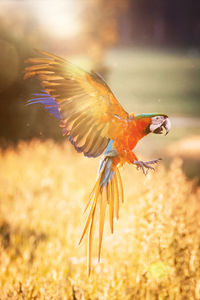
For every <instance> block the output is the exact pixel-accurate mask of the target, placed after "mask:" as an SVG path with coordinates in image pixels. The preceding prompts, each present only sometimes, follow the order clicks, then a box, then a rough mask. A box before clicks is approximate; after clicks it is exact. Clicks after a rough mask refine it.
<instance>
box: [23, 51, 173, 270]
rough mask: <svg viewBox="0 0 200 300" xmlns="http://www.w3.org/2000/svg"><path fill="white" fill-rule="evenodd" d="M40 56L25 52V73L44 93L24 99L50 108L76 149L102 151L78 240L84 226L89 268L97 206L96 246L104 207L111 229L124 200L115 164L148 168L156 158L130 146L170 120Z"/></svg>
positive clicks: (97, 153)
mask: <svg viewBox="0 0 200 300" xmlns="http://www.w3.org/2000/svg"><path fill="white" fill-rule="evenodd" d="M38 52H39V53H40V54H41V55H42V57H35V58H29V59H28V60H27V62H28V63H29V64H30V66H28V67H26V68H25V76H24V77H25V78H28V77H31V76H36V77H37V78H38V79H39V80H40V83H41V85H42V86H43V88H44V92H43V93H39V94H35V96H36V98H34V99H31V100H29V101H28V103H29V104H35V103H41V104H43V105H44V107H45V109H47V110H48V112H49V113H50V114H52V115H53V116H55V117H56V118H57V119H59V120H60V127H62V132H63V135H65V136H67V137H68V139H69V141H70V142H71V143H72V145H73V146H74V148H75V149H76V151H78V152H83V154H84V155H85V156H87V157H97V156H100V155H101V154H103V157H102V159H101V161H100V166H99V170H98V175H97V179H96V183H95V186H94V188H93V190H92V192H91V194H90V197H89V201H88V203H87V205H86V209H85V210H87V209H88V217H87V220H86V224H85V226H84V229H83V233H82V235H81V238H80V242H81V241H82V239H83V237H84V236H85V234H86V231H87V230H88V229H89V236H88V272H89V273H90V271H91V251H92V241H93V235H94V221H95V216H96V214H97V211H99V251H98V258H99V260H100V254H101V244H102V237H103V227H104V221H105V212H106V207H107V205H108V206H109V220H110V228H111V232H113V218H114V215H115V217H116V218H117V219H118V218H119V203H120V200H121V201H122V202H123V199H124V197H123V186H122V181H121V177H120V173H119V167H121V166H122V165H123V164H125V163H129V164H133V165H136V166H137V168H141V169H142V171H143V172H144V173H146V172H147V170H148V169H153V167H152V164H155V163H157V162H158V161H159V160H160V159H156V160H152V161H147V162H143V161H140V160H138V158H137V157H136V155H135V154H134V152H133V149H134V148H135V146H136V144H137V143H138V141H139V140H141V139H142V138H143V137H144V136H146V135H147V134H149V133H151V132H153V133H156V134H159V133H162V132H163V128H165V130H166V134H167V133H168V132H169V130H170V127H171V124H170V120H169V118H168V116H167V115H165V114H158V113H150V114H141V115H136V116H135V115H134V114H133V113H131V114H128V113H127V112H126V111H125V110H124V109H123V107H122V106H121V105H120V104H119V102H118V101H117V99H116V98H115V96H114V95H113V93H112V91H111V90H110V88H109V87H108V85H107V84H106V82H105V81H104V79H103V78H102V77H101V76H100V75H99V74H97V73H95V72H93V71H92V72H90V73H88V72H85V71H84V70H82V69H81V68H79V67H77V66H75V65H73V64H72V63H70V62H69V61H67V60H65V59H63V58H60V57H58V56H55V55H54V54H50V53H47V52H45V51H40V50H39V51H38Z"/></svg>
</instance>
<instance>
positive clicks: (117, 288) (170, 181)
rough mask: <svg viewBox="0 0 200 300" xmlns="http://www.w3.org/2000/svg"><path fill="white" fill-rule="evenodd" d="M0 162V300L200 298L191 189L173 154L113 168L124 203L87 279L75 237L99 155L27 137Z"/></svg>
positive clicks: (196, 209) (197, 193)
mask: <svg viewBox="0 0 200 300" xmlns="http://www.w3.org/2000/svg"><path fill="white" fill-rule="evenodd" d="M0 166H1V172H0V186H1V188H0V247H1V250H0V276H1V278H0V299H73V300H75V299H130V300H131V299H136V300H137V299H142V300H143V299H149V300H153V299H159V300H161V299H176V300H179V299H180V300H182V299H200V256H199V253H200V230H199V228H200V216H199V215H200V202H199V201H200V189H199V187H197V186H196V184H195V180H193V181H189V180H188V179H186V177H185V175H184V173H183V171H182V166H181V160H180V159H175V160H174V161H173V163H172V164H171V166H169V168H168V170H166V169H165V168H164V167H163V164H162V163H161V164H160V165H158V166H157V167H156V171H155V172H151V173H149V174H148V175H147V176H146V177H145V176H144V175H143V174H142V172H139V171H137V170H136V169H135V168H134V167H129V166H126V167H124V169H122V171H121V174H122V179H123V182H124V190H125V203H124V204H123V205H121V209H120V219H119V221H117V222H115V232H114V234H113V235H111V234H110V232H109V226H108V224H106V230H105V234H104V239H103V249H102V250H103V251H102V259H101V263H100V264H98V263H97V246H98V243H97V239H96V240H95V247H94V251H93V252H94V253H93V269H92V273H91V275H90V277H88V276H87V270H86V243H85V242H84V243H83V244H82V245H81V246H77V242H78V240H79V237H80V233H81V225H83V223H84V217H83V215H82V212H83V208H84V204H85V203H86V201H87V198H88V196H89V193H90V191H91V189H92V187H93V185H94V183H95V177H96V172H97V167H98V159H96V160H94V159H87V158H85V157H83V156H82V155H79V154H76V153H75V152H74V150H73V149H72V147H71V145H69V144H67V143H64V144H62V145H59V144H56V143H54V142H52V141H46V142H41V141H38V140H33V141H32V142H29V143H25V142H21V143H19V145H18V147H17V149H14V148H9V149H7V150H6V151H4V152H3V151H2V152H1V153H0ZM107 223H108V222H107Z"/></svg>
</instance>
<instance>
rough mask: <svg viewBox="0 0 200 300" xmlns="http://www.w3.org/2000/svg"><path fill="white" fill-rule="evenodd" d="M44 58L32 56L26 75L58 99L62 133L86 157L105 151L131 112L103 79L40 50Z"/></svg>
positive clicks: (122, 128) (28, 61)
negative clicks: (34, 78) (126, 109)
mask: <svg viewBox="0 0 200 300" xmlns="http://www.w3.org/2000/svg"><path fill="white" fill-rule="evenodd" d="M37 51H38V52H39V54H40V55H42V56H43V57H38V58H35V57H34V58H29V59H28V60H27V63H28V64H29V66H28V67H26V68H25V76H24V77H25V78H28V77H31V76H35V77H37V78H38V79H39V80H40V82H41V85H42V86H43V88H44V89H45V91H46V92H47V93H48V94H50V95H51V96H52V97H53V98H54V99H55V100H56V102H57V104H58V107H59V111H60V114H61V118H62V121H61V127H63V128H64V129H63V133H64V134H66V135H67V136H69V139H70V141H71V142H72V144H73V145H74V147H75V148H76V150H77V151H79V152H83V153H84V154H85V155H86V156H89V157H90V156H92V157H96V156H99V155H100V154H102V152H103V151H104V149H105V148H106V146H107V144H108V142H109V140H110V139H115V138H116V137H117V136H118V134H120V132H121V131H122V130H124V126H126V124H127V118H128V117H129V115H128V113H127V112H126V111H125V110H124V109H123V108H122V106H121V105H120V104H119V102H118V101H117V99H116V98H115V96H114V95H113V93H112V91H111V90H110V88H109V87H108V85H107V84H106V83H105V82H104V80H103V79H102V78H101V77H100V76H99V75H98V74H96V73H94V72H91V73H88V72H85V71H84V70H82V69H81V68H78V67H76V66H75V65H73V64H72V63H70V62H69V61H67V60H65V59H62V58H60V57H58V56H56V55H54V54H51V53H48V52H45V51H40V50H37Z"/></svg>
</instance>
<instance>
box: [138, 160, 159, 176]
mask: <svg viewBox="0 0 200 300" xmlns="http://www.w3.org/2000/svg"><path fill="white" fill-rule="evenodd" d="M161 160H162V159H161V158H158V159H154V160H150V161H141V160H134V162H133V163H134V164H135V165H136V166H137V169H139V168H141V169H142V172H143V173H144V175H147V173H148V170H149V169H151V170H154V168H153V167H152V166H151V165H153V164H156V163H158V162H159V161H161Z"/></svg>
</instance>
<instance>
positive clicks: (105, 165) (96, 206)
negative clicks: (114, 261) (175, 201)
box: [79, 157, 124, 274]
mask: <svg viewBox="0 0 200 300" xmlns="http://www.w3.org/2000/svg"><path fill="white" fill-rule="evenodd" d="M120 200H121V202H123V201H124V198H123V186H122V180H121V176H120V173H119V170H118V167H117V166H116V165H114V164H113V158H112V157H104V158H103V160H102V161H101V163H100V167H99V172H98V177H97V181H96V184H95V186H94V188H93V190H92V192H91V194H90V197H89V200H88V203H87V205H86V208H85V211H86V210H88V217H87V220H86V223H85V226H84V229H83V232H82V235H81V238H80V241H79V244H80V243H81V241H82V239H83V238H84V236H85V234H86V232H87V230H88V229H89V235H88V250H87V255H88V259H87V264H88V274H90V272H91V257H92V243H93V237H94V227H95V221H96V218H97V212H98V211H99V250H98V260H99V261H100V256H101V245H102V238H103V228H104V222H105V214H106V207H107V205H109V221H110V229H111V233H113V218H114V216H115V217H116V218H117V219H118V218H119V203H120Z"/></svg>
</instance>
